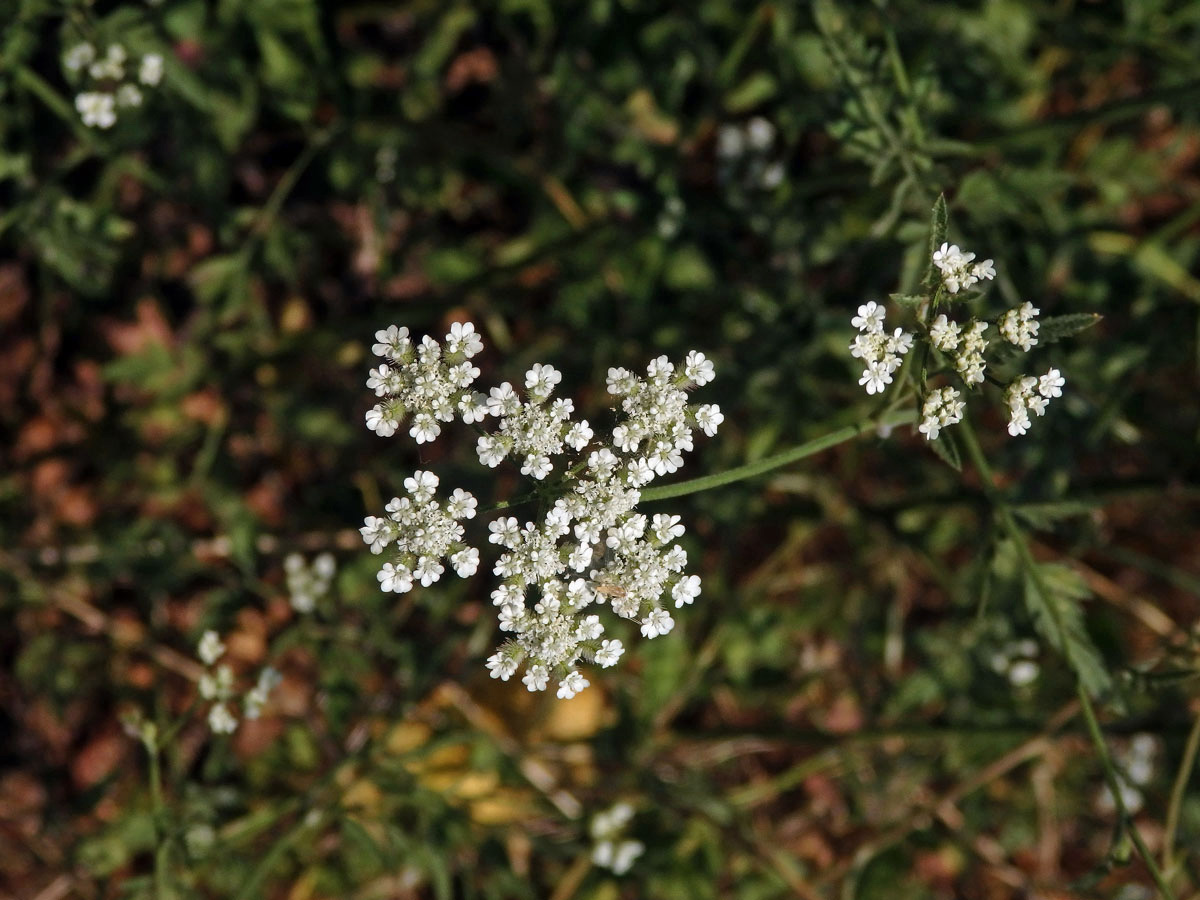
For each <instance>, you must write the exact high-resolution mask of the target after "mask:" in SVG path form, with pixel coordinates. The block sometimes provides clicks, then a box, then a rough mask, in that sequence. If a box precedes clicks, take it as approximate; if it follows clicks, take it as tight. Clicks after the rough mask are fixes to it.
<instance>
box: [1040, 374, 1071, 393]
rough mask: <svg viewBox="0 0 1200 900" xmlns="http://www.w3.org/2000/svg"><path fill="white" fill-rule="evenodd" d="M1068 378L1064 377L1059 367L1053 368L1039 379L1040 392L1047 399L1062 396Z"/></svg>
mask: <svg viewBox="0 0 1200 900" xmlns="http://www.w3.org/2000/svg"><path fill="white" fill-rule="evenodd" d="M1066 383H1067V379H1065V378H1063V376H1062V373H1061V372H1059V371H1058V369H1051V370H1050V371H1048V372H1047V373H1046V374H1045V375H1043V376H1042V377H1041V378H1040V379H1039V380H1038V393H1039V394H1041V395H1042V396H1043V397H1045V398H1046V399H1047V400H1049V399H1052V398H1054V397H1061V396H1062V389H1063V387H1064V386H1065V385H1066Z"/></svg>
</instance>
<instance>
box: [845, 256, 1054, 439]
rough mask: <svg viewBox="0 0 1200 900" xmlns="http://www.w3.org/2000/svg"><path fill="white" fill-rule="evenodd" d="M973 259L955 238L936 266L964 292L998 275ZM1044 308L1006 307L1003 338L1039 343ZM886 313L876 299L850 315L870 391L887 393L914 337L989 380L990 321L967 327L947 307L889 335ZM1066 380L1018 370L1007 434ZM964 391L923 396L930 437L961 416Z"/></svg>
mask: <svg viewBox="0 0 1200 900" xmlns="http://www.w3.org/2000/svg"><path fill="white" fill-rule="evenodd" d="M974 260H975V254H974V253H967V252H964V251H963V250H961V249H959V247H958V246H956V245H954V244H942V246H941V247H940V248H939V249H937V250H935V251H934V253H933V265H934V267H935V268H936V269H937V270H938V273H939V276H940V280H941V287H942V288H944V289H945V291H946V293H948V294H951V295H953V294H958V293H959V292H960V291H964V290H967V289H968V288H970V287H972V286H974V285H975V284H978V283H979V282H981V281H990V280H991V279H993V278H995V277H996V268H995V266H994V265H993V264H992V260H990V259H985V260H983V261H982V262H978V263H977V262H975V261H974ZM1039 312H1040V311H1039V310H1038V309H1036V308H1035V307H1034V305H1033V304H1032V303H1023V304H1021V305H1020V306H1018V307H1017V308H1015V309H1010V310H1008V311H1007V312H1006V313H1004V314H1003V315H1002V316H1001V317H1000V318H999V319H998V320H997V321H996V323H995V324H996V326H997V330H998V331H999V333H1000V337H1001V338H1003V339H1004V340H1005V341H1006V342H1008V343H1009V344H1012V345H1013V346H1015V347H1019V348H1020V349H1021V350H1025V351H1028V350H1030V349H1031V348H1032V347H1034V346H1035V345H1036V344H1037V342H1038V321H1037V317H1038V313H1039ZM924 315H925V311H924V309H923V310H922V316H924ZM885 316H886V311H885V310H884V308H883V307H882V306H880V305H879V304H878V303H875V302H874V301H871V302H868V303H865V304H863V305H862V306H860V307H859V308H858V314H857V315H856V316H854V317H853V318H852V319H851V320H850V324H851V325H853V326H854V327H855V328H857V329H858V332H859V333H858V336H857V337H855V338H854V341H853V342H852V343H851V344H850V355H851V356H853V357H855V358H856V359H861V360H862V361H863V364H864V365H865V366H866V368H865V369H864V370H863V374H862V377H861V378H860V379H859V381H858V383H859V384H860V385H864V386H865V387H866V389H867V393H868V394H881V393H883V391H884V390H885V389H886V388H887V386H888V385H889V384H891V383H892V375H893V374H894V373H895V371H896V370H897V369H899V368H900V366H901V363H902V358H903V357H904V356H905V355H906V354H907V353H908V352H909V351H910V350H911V349H912V347H913V343H914V340H916V341H925V342H927V343H928V344H929V346H930V347H932V348H933V349H934V350H936V351H937V352H938V353H940V354H942V355H943V356H944V357H945V358H946V359H947V361H948V362H949V363H950V365H951V367H952V368H953V370H954V372H955V373H956V374H957V375H958V377H959V378H961V379H962V382H963V384H964V385H965V386H966V387H968V388H971V387H972V386H973V385H976V384H982V383H983V382H984V381H985V380H986V379H987V377H988V376H987V374H986V372H987V362H986V360H985V358H984V351H985V350H987V347H988V343H989V342H988V341H987V340H986V339H985V338H984V336H983V334H984V332H985V331H987V330H988V328H989V327H990V324H991V323H989V322H985V321H982V320H980V319H971V320H970V321H968V322H967V324H966V325H965V326H964V325H960V324H959V323H958V322H956V321H954V320H953V319H951V318H949V317H948V316H947V315H946V314H945V313H941V314H939V315H938V316H937V317H936V318H934V319H933V321H931V322H928V323H926V322H924V321H922V326H923V329H922V330H923V334H921V335H919V336H918V335H914V334H913V333H912V332H907V331H904V330H903V329H902V328H897V329H895V330H894V331H893V332H892V333H890V334H889V333H888V332H887V330H886V328H885V327H884V318H885ZM1065 384H1066V379H1065V378H1063V376H1062V373H1060V372H1059V371H1058V369H1050V370H1049V371H1047V372H1046V374H1045V375H1042V376H1041V377H1040V378H1037V377H1034V376H1032V375H1018V376H1017V377H1016V378H1015V379H1013V381H1012V382H1011V383H1010V384H1009V385H1008V387H1007V388H1006V389H1005V392H1004V402H1005V405H1006V406H1007V407H1008V412H1009V422H1008V433H1009V434H1011V435H1013V436H1014V437H1015V436H1017V435H1021V434H1025V433H1026V432H1027V431H1028V430H1029V426H1030V418H1029V413H1030V412H1033V413H1034V414H1035V415H1038V416H1041V415H1043V414H1044V413H1045V412H1046V407H1047V405H1048V404H1049V402H1050V400H1051V399H1053V398H1055V397H1061V396H1062V388H1063V386H1064V385H1065ZM961 396H962V395H961V394H960V393H959V391H957V390H956V389H954V388H953V387H949V386H946V387H940V388H935V389H933V390H932V391H930V392H929V393H928V394H927V395H926V396H925V398H924V400H923V401H922V404H921V424H920V425H919V426H918V428H917V430H918V431H920V432H921V434H923V435H925V438H926V440H930V441H933V440H937V437H938V435H939V434H940V433H941V430H942V429H943V428H946V427H947V426H950V425H954V424H956V423H958V422H961V421H962V418H963V410H964V407H965V404H964V402H963V401H962V400H961V399H960V397H961Z"/></svg>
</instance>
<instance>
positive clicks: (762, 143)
mask: <svg viewBox="0 0 1200 900" xmlns="http://www.w3.org/2000/svg"><path fill="white" fill-rule="evenodd" d="M774 141H775V126H774V125H772V124H771V123H770V122H769V121H768V120H767V119H764V118H763V117H762V116H755V117H754V118H753V119H751V120H750V121H749V122H747V123H746V143H747V144H749V146H750V148H751V149H752V150H768V149H770V147H771V144H772V143H774Z"/></svg>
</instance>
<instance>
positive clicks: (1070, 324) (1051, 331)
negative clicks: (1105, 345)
mask: <svg viewBox="0 0 1200 900" xmlns="http://www.w3.org/2000/svg"><path fill="white" fill-rule="evenodd" d="M1102 318H1104V317H1103V316H1101V315H1100V314H1099V313H1073V314H1071V315H1067V316H1050V317H1049V318H1046V319H1042V320H1041V323H1040V326H1041V327H1040V328H1039V329H1038V343H1039V344H1053V343H1054V342H1055V341H1061V340H1062V339H1063V338H1066V337H1070V336H1071V335H1073V334H1079V332H1081V331H1084V330H1086V329H1088V328H1091V327H1092V326H1093V325H1095V324H1096V323H1097V322H1099V321H1100V320H1101V319H1102Z"/></svg>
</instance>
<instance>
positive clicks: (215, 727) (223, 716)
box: [208, 703, 238, 734]
mask: <svg viewBox="0 0 1200 900" xmlns="http://www.w3.org/2000/svg"><path fill="white" fill-rule="evenodd" d="M237 724H238V723H237V719H235V718H234V717H233V713H231V712H230V711H229V708H228V707H227V706H226V705H225V704H224V703H214V704H213V707H212V709H210V710H209V711H208V727H209V728H211V729H212V732H213V734H233V732H234V731H236V730H237Z"/></svg>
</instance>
